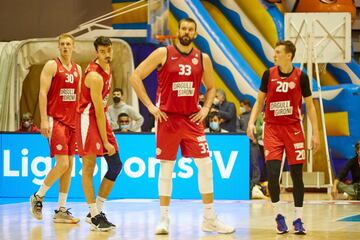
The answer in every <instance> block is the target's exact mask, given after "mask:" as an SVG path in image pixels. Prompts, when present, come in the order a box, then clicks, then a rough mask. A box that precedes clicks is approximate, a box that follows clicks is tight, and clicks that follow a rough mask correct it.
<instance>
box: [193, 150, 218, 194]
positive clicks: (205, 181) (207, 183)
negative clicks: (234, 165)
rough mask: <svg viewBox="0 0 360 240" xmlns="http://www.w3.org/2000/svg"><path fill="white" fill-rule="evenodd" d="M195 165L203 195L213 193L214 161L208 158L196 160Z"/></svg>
mask: <svg viewBox="0 0 360 240" xmlns="http://www.w3.org/2000/svg"><path fill="white" fill-rule="evenodd" d="M194 161H195V164H196V166H197V168H198V184H199V191H200V193H201V194H206V193H213V192H214V187H213V171H212V161H211V159H210V158H209V157H207V158H194Z"/></svg>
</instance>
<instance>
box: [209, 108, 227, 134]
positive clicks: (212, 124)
mask: <svg viewBox="0 0 360 240" xmlns="http://www.w3.org/2000/svg"><path fill="white" fill-rule="evenodd" d="M208 120H209V127H208V128H206V129H205V132H206V133H227V132H228V131H226V130H225V129H222V128H221V127H220V124H221V122H222V119H221V118H220V115H219V114H218V113H217V112H211V113H210V114H209V116H208Z"/></svg>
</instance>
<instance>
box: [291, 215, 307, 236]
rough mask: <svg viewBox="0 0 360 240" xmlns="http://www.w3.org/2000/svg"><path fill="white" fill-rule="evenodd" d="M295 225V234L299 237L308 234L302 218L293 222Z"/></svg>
mask: <svg viewBox="0 0 360 240" xmlns="http://www.w3.org/2000/svg"><path fill="white" fill-rule="evenodd" d="M293 225H294V232H295V234H298V235H305V234H306V230H305V228H304V227H303V223H302V222H301V218H298V219H296V220H295V221H294V222H293Z"/></svg>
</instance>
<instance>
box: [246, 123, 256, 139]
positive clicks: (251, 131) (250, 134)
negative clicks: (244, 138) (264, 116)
mask: <svg viewBox="0 0 360 240" xmlns="http://www.w3.org/2000/svg"><path fill="white" fill-rule="evenodd" d="M254 133H255V134H256V127H255V125H254V124H249V125H248V127H247V129H246V135H248V137H249V138H250V139H251V140H252V141H253V142H255V141H256V139H255V136H254Z"/></svg>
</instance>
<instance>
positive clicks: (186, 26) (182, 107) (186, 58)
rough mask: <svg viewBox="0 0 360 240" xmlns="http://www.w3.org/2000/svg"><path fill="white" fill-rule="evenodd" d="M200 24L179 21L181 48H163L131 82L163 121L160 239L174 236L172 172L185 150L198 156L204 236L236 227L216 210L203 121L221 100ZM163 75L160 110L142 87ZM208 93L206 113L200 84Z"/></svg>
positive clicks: (160, 124) (159, 148)
mask: <svg viewBox="0 0 360 240" xmlns="http://www.w3.org/2000/svg"><path fill="white" fill-rule="evenodd" d="M195 37H196V22H195V21H194V20H193V19H191V18H186V19H182V20H181V21H180V22H179V28H178V32H177V41H176V43H175V46H168V47H160V48H158V49H157V50H155V51H154V52H153V53H151V54H150V56H149V57H148V58H146V59H145V60H144V61H143V62H142V63H141V64H140V65H139V66H138V67H137V68H136V70H135V71H134V73H133V75H132V76H131V77H130V81H131V83H132V85H133V87H134V89H135V91H136V93H137V95H138V96H139V98H140V99H141V101H142V102H143V103H144V105H145V106H146V107H147V108H148V109H149V111H150V113H151V114H153V115H154V117H155V119H156V121H157V134H156V157H157V158H158V159H160V173H159V181H158V187H159V195H160V210H161V217H160V223H159V224H158V226H157V228H156V234H168V233H169V216H168V209H169V204H170V197H171V191H172V172H173V168H174V164H175V160H176V154H177V151H178V147H179V145H180V147H181V151H182V155H183V156H184V157H192V158H194V160H195V163H196V166H197V167H198V170H199V171H198V172H199V175H198V181H199V190H200V193H201V196H202V200H203V204H204V218H203V223H202V230H203V231H215V232H219V233H232V232H234V231H235V229H234V228H233V227H230V226H227V225H225V224H224V223H222V222H221V221H220V220H219V219H218V218H217V216H216V214H215V211H214V207H213V198H214V194H213V175H212V161H211V159H210V157H209V150H208V144H207V142H206V139H205V135H204V126H203V124H202V122H203V120H204V119H205V117H206V116H207V114H208V112H209V108H210V106H211V104H212V102H213V99H214V97H215V91H216V90H215V84H214V80H213V78H212V77H213V68H212V63H211V60H210V58H209V56H208V55H207V54H204V53H202V52H200V51H199V50H196V49H194V48H193V46H192V42H193V40H194V38H195ZM156 68H157V70H158V89H157V100H156V102H157V105H156V106H155V105H154V104H153V103H152V102H151V100H150V98H149V96H148V95H147V93H146V90H145V87H144V84H143V82H142V80H143V79H145V78H146V77H147V76H148V75H149V74H150V73H151V72H152V71H153V70H154V69H156ZM202 80H203V83H204V85H205V87H206V89H207V91H206V100H205V103H204V106H203V107H202V108H200V107H199V105H198V96H199V90H200V84H201V81H202Z"/></svg>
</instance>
